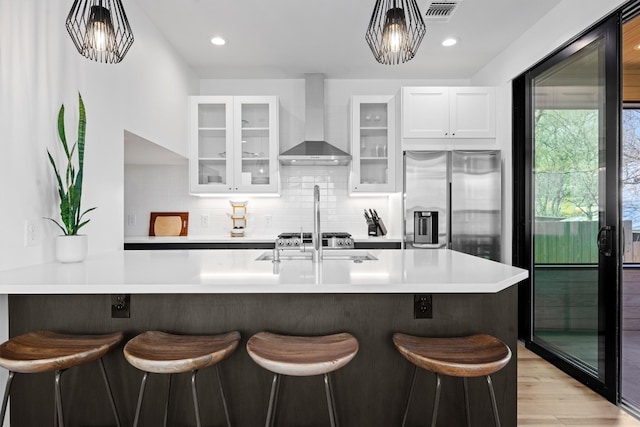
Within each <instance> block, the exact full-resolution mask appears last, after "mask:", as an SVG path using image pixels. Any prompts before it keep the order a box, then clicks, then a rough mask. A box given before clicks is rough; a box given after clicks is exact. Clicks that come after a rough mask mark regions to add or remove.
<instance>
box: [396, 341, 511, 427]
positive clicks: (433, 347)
mask: <svg viewBox="0 0 640 427" xmlns="http://www.w3.org/2000/svg"><path fill="white" fill-rule="evenodd" d="M393 343H394V345H395V347H396V349H397V350H398V351H399V352H400V354H402V355H403V356H404V357H405V358H406V359H407V360H408V361H409V362H411V363H412V364H413V365H414V373H413V379H412V381H411V389H410V391H409V399H408V400H409V401H408V402H407V408H406V410H405V414H404V419H403V422H402V425H403V426H404V424H405V422H406V418H407V414H408V411H409V404H410V402H411V395H412V393H413V388H414V385H415V378H416V373H417V368H418V367H419V368H422V369H425V370H427V371H430V372H433V373H435V374H436V396H435V403H434V411H433V417H432V423H431V425H432V426H435V425H436V420H437V415H438V404H439V398H440V375H448V376H452V377H462V378H464V391H465V405H466V411H467V424H468V425H470V414H469V405H468V397H467V378H470V377H480V376H484V377H485V378H486V380H487V385H488V387H489V393H490V396H491V403H492V406H493V414H494V419H495V423H496V425H497V426H499V425H500V419H499V417H498V408H497V405H496V399H495V393H494V390H493V384H492V381H491V376H490V375H491V374H493V373H496V372H498V371H499V370H501V369H502V368H504V367H505V366H506V365H507V364H508V363H509V361H510V360H511V349H510V348H509V346H507V345H506V344H505V343H503V342H502V341H500V340H499V339H498V338H496V337H493V336H491V335H487V334H476V335H471V336H466V337H452V338H432V337H416V336H412V335H406V334H402V333H395V334H394V335H393Z"/></svg>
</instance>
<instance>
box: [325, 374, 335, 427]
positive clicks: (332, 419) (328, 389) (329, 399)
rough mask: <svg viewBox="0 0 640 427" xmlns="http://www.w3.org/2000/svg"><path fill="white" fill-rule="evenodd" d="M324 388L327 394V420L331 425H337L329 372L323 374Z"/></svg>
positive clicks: (333, 426) (332, 426)
mask: <svg viewBox="0 0 640 427" xmlns="http://www.w3.org/2000/svg"><path fill="white" fill-rule="evenodd" d="M324 389H325V392H326V395H327V406H328V407H329V421H330V422H331V427H337V426H338V414H337V413H336V402H335V400H334V398H333V389H332V388H331V380H330V379H329V374H328V373H327V374H324Z"/></svg>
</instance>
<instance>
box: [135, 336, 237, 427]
mask: <svg viewBox="0 0 640 427" xmlns="http://www.w3.org/2000/svg"><path fill="white" fill-rule="evenodd" d="M239 342H240V333H239V332H237V331H233V332H228V333H225V334H220V335H176V334H169V333H166V332H161V331H147V332H144V333H141V334H140V335H137V336H136V337H134V338H132V339H131V340H130V341H129V342H128V343H127V344H126V345H125V346H124V357H125V359H127V361H128V362H129V363H130V364H131V365H133V366H135V367H136V368H138V369H140V370H141V371H143V372H144V375H143V377H142V382H141V385H140V394H139V396H138V405H137V407H136V414H135V418H134V422H133V425H134V427H135V426H137V425H138V421H139V418H140V409H141V406H142V400H143V397H144V390H145V385H146V381H147V376H148V374H149V373H156V374H169V393H168V394H167V402H166V407H165V417H164V425H165V426H166V424H167V416H168V404H169V394H170V393H171V378H172V377H171V375H172V374H178V373H184V372H191V391H192V395H193V404H194V410H195V415H196V424H197V425H198V426H201V421H200V410H199V405H198V396H197V388H196V374H197V373H198V371H199V370H200V369H203V368H207V367H209V366H214V365H215V367H216V372H217V374H218V386H219V389H220V394H221V397H222V403H223V406H224V412H225V417H226V421H227V425H228V426H231V421H230V418H229V411H228V408H227V402H226V399H225V396H224V390H223V388H222V379H221V377H220V368H219V362H221V361H222V360H224V359H226V358H227V357H229V355H231V354H232V353H233V352H234V351H235V349H236V348H237V347H238V343H239Z"/></svg>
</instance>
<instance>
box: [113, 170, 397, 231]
mask: <svg viewBox="0 0 640 427" xmlns="http://www.w3.org/2000/svg"><path fill="white" fill-rule="evenodd" d="M188 169H189V168H188V165H186V164H185V165H135V164H126V165H125V178H124V207H125V209H124V215H125V218H124V224H125V237H134V236H146V235H148V232H149V216H150V212H156V211H187V212H189V235H192V236H212V237H215V236H225V237H226V236H229V231H230V229H231V220H230V219H229V217H228V214H230V213H231V205H230V204H229V201H231V200H234V201H235V200H247V201H248V205H247V212H248V215H247V229H246V235H247V237H251V236H255V237H262V236H267V237H270V236H273V237H275V236H276V235H277V234H279V233H281V232H297V231H299V230H300V229H301V228H302V229H303V230H304V231H311V230H312V229H313V186H314V185H316V184H317V185H318V186H319V187H320V211H321V224H322V230H323V231H346V232H349V233H351V234H353V235H354V236H366V235H367V227H366V223H365V220H364V217H363V210H364V209H365V208H366V209H369V208H372V209H376V210H377V212H378V213H379V214H380V216H381V217H382V219H383V220H384V222H385V224H386V225H387V228H388V229H389V234H388V235H389V236H390V237H391V236H394V237H395V236H399V235H400V230H399V225H398V224H396V223H397V222H398V221H397V218H398V217H399V214H400V205H399V203H400V196H399V195H398V194H396V195H391V196H365V197H362V196H355V197H350V196H349V194H348V193H349V192H348V179H349V171H350V168H349V166H289V167H282V168H281V169H280V183H281V184H280V197H250V196H246V197H245V196H243V197H237V196H234V195H233V194H229V195H228V196H227V197H198V196H192V195H190V194H189V182H188V179H189V178H188V176H189V173H188V172H189V171H188Z"/></svg>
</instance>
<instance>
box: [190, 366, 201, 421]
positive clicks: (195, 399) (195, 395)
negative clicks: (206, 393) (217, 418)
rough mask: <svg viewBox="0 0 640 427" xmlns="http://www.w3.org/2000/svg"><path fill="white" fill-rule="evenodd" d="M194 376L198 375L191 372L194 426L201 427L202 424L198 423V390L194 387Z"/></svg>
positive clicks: (196, 372)
mask: <svg viewBox="0 0 640 427" xmlns="http://www.w3.org/2000/svg"><path fill="white" fill-rule="evenodd" d="M196 375H198V371H197V370H195V371H191V393H192V394H193V410H194V411H195V414H196V426H197V427H202V422H200V406H199V405H198V388H197V386H196Z"/></svg>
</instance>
